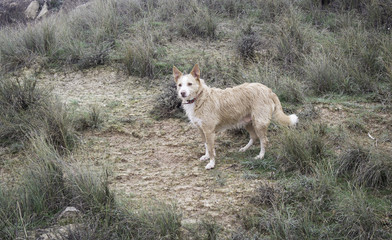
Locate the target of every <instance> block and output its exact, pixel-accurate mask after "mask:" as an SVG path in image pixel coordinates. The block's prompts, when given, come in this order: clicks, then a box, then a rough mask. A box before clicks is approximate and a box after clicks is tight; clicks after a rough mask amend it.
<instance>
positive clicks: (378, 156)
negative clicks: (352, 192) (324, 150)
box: [336, 145, 392, 188]
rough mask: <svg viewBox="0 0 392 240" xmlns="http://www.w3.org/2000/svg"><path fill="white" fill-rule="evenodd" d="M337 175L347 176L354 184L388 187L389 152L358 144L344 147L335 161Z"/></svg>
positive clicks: (390, 171)
mask: <svg viewBox="0 0 392 240" xmlns="http://www.w3.org/2000/svg"><path fill="white" fill-rule="evenodd" d="M336 173H337V175H338V176H343V177H349V178H350V179H352V181H353V182H354V183H355V184H358V185H360V186H367V187H372V188H384V187H390V182H391V179H392V164H391V157H390V153H387V152H382V151H379V150H375V149H368V148H364V147H362V146H360V145H357V146H353V147H351V148H348V149H346V150H345V151H344V152H343V153H342V154H341V156H340V157H339V160H338V161H337V166H336Z"/></svg>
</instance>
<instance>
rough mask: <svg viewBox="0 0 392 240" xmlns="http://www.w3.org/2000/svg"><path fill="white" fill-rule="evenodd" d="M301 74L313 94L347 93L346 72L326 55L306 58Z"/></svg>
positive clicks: (314, 55)
mask: <svg viewBox="0 0 392 240" xmlns="http://www.w3.org/2000/svg"><path fill="white" fill-rule="evenodd" d="M303 73H304V78H305V79H304V80H305V82H306V83H307V85H308V87H309V89H310V90H311V91H312V92H313V93H314V94H325V93H330V92H338V93H339V92H343V91H349V89H348V88H350V86H349V84H348V83H347V79H348V77H347V74H346V72H345V71H344V70H343V69H342V68H341V66H340V65H339V64H338V63H337V62H336V61H333V60H332V57H330V56H328V55H325V54H313V55H311V56H310V57H306V58H305V62H304V66H303Z"/></svg>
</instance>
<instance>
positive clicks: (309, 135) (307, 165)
mask: <svg viewBox="0 0 392 240" xmlns="http://www.w3.org/2000/svg"><path fill="white" fill-rule="evenodd" d="M325 134H326V126H325V125H311V126H308V127H305V128H303V129H290V130H285V131H284V133H283V134H282V136H281V140H280V141H279V142H280V143H281V145H280V146H279V150H278V152H279V155H278V157H277V160H278V164H279V166H280V168H278V169H282V170H283V171H285V172H291V171H299V172H300V173H303V174H309V173H314V172H315V170H316V167H317V165H318V164H320V163H321V162H322V161H323V160H324V159H325V158H326V157H327V156H328V146H327V144H326V141H325V139H324V136H325Z"/></svg>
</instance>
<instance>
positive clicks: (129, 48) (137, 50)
mask: <svg viewBox="0 0 392 240" xmlns="http://www.w3.org/2000/svg"><path fill="white" fill-rule="evenodd" d="M122 48H123V49H124V51H123V55H122V56H121V61H122V62H123V63H124V65H125V67H126V69H127V72H128V74H129V75H133V76H138V77H149V78H154V77H155V76H157V75H158V74H159V68H158V67H157V58H158V57H159V56H160V54H159V53H158V45H157V44H156V43H155V42H154V40H153V36H152V35H150V34H148V33H147V32H145V33H144V34H143V33H142V36H138V37H135V38H134V39H132V40H131V41H124V42H122Z"/></svg>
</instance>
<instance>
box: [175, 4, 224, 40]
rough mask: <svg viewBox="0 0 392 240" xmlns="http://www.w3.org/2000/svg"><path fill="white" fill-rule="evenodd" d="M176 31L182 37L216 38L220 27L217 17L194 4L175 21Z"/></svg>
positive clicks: (203, 7)
mask: <svg viewBox="0 0 392 240" xmlns="http://www.w3.org/2000/svg"><path fill="white" fill-rule="evenodd" d="M173 22H174V26H173V27H174V29H175V30H176V31H177V32H178V34H179V35H180V36H181V37H186V38H193V37H201V38H208V39H215V38H216V28H217V26H218V23H217V20H216V19H215V16H214V15H213V14H212V13H211V11H210V10H208V9H207V8H206V7H205V6H202V5H199V4H194V5H191V6H188V7H187V8H186V11H185V12H183V13H180V14H178V15H177V16H176V18H175V19H173Z"/></svg>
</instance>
